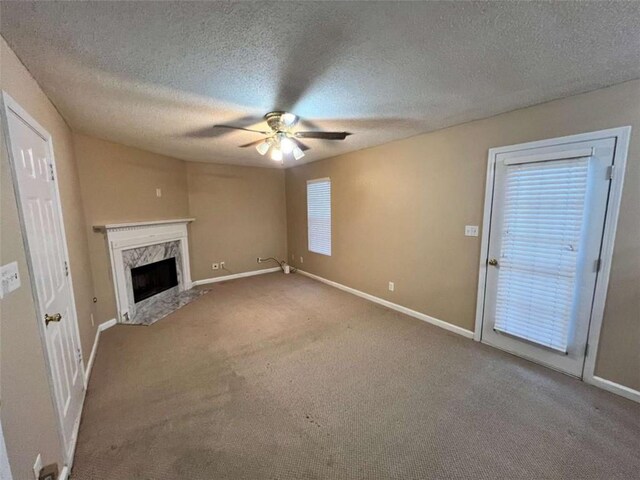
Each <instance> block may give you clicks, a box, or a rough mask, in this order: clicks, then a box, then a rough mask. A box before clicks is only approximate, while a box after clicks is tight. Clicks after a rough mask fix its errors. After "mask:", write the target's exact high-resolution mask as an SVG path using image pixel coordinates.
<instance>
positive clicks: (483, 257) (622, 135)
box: [473, 127, 637, 400]
mask: <svg viewBox="0 0 640 480" xmlns="http://www.w3.org/2000/svg"><path fill="white" fill-rule="evenodd" d="M630 136H631V127H618V128H611V129H608V130H600V131H596V132H589V133H581V134H578V135H569V136H566V137H558V138H552V139H547V140H540V141H535V142H528V143H520V144H517V145H510V146H506V147H497V148H491V149H489V156H488V160H487V180H486V187H485V197H484V213H483V221H482V243H481V247H480V269H479V275H478V297H477V303H476V323H475V330H474V336H473V339H474V340H476V341H478V342H479V341H480V339H481V336H482V320H483V313H484V303H485V302H484V300H485V285H486V279H487V260H488V251H489V231H490V227H491V209H492V204H493V194H494V191H493V188H494V177H495V163H496V156H497V155H498V154H499V153H506V152H514V151H520V150H529V149H534V148H540V147H549V146H553V145H561V144H571V143H576V142H584V141H588V140H600V139H604V138H616V147H615V153H614V156H613V165H614V170H613V179H612V181H611V188H610V190H609V201H608V207H607V214H606V217H605V225H604V232H603V237H602V252H601V261H602V263H601V270H600V272H599V274H598V279H597V281H596V288H595V293H594V300H593V308H592V311H591V320H590V327H589V336H588V340H587V345H588V348H587V354H586V357H585V362H584V368H583V372H582V378H583V380H584V381H586V382H587V383H592V384H596V385H598V386H601V387H602V388H605V389H607V390H611V391H614V389H615V391H616V393H619V394H622V395H624V396H628V395H625V393H624V392H620V391H619V389H618V388H615V387H611V386H610V385H604V384H603V379H600V378H598V377H596V376H595V366H596V358H597V355H598V345H599V341H600V331H601V328H602V318H603V315H604V306H605V301H606V298H607V289H608V286H609V274H610V273H611V259H612V257H613V246H614V243H615V237H616V229H617V226H618V214H619V212H620V201H621V199H622V185H623V183H624V174H625V167H626V164H627V153H628V150H629V138H630ZM604 382H607V381H606V380H604ZM608 383H612V382H608ZM613 385H616V384H613ZM607 387H609V388H607ZM628 390H629V391H631V392H633V390H631V389H628ZM627 393H628V392H627ZM636 393H637V392H636ZM632 395H633V396H635V394H633V393H632ZM634 399H636V398H634ZM636 400H637V399H636Z"/></svg>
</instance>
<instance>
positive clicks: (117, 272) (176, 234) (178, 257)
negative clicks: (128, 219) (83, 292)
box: [93, 218, 193, 325]
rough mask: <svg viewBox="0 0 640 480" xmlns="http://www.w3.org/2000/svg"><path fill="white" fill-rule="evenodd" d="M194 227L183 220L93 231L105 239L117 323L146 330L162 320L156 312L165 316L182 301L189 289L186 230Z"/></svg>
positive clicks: (96, 228) (119, 224)
mask: <svg viewBox="0 0 640 480" xmlns="http://www.w3.org/2000/svg"><path fill="white" fill-rule="evenodd" d="M192 221H193V218H184V219H176V220H158V221H151V222H137V223H117V224H107V225H95V226H94V227H93V228H94V230H95V231H97V232H105V233H106V237H107V238H106V240H107V245H108V248H109V254H110V259H111V268H112V273H113V284H114V290H115V292H114V293H115V296H116V306H117V309H118V310H117V312H118V313H117V321H118V323H124V324H135V325H148V324H150V323H153V322H154V321H156V320H157V319H158V318H162V317H158V315H157V313H158V310H159V309H161V310H163V311H165V312H168V311H170V310H171V309H170V308H169V307H171V308H173V306H174V305H177V304H180V303H181V302H183V301H184V298H183V297H181V295H182V294H185V293H188V292H189V291H191V289H192V286H193V284H192V282H191V272H190V269H189V245H188V242H187V224H188V223H190V222H192ZM165 261H166V262H165ZM134 277H135V280H134ZM134 282H135V283H134ZM134 290H135V291H134ZM187 296H189V295H187ZM178 308H179V307H178Z"/></svg>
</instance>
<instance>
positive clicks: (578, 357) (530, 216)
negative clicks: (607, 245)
mask: <svg viewBox="0 0 640 480" xmlns="http://www.w3.org/2000/svg"><path fill="white" fill-rule="evenodd" d="M614 149H615V139H614V138H611V139H604V140H594V141H587V142H577V143H569V144H564V145H555V146H550V147H542V148H535V149H527V150H520V151H514V152H506V153H500V154H498V155H497V156H496V163H495V176H494V190H493V202H492V210H491V225H490V232H489V249H488V266H487V280H486V289H485V304H484V312H483V325H482V341H483V342H485V343H488V344H490V345H493V346H496V347H498V348H501V349H504V350H507V351H509V352H511V353H514V354H516V355H520V356H523V357H525V358H529V359H531V360H533V361H536V362H539V363H542V364H545V365H547V366H550V367H552V368H555V369H557V370H561V371H564V372H566V373H569V374H571V375H575V376H581V375H582V368H583V365H584V357H585V349H586V343H587V335H588V330H589V321H590V316H591V306H592V301H593V294H594V290H595V285H596V280H597V274H598V272H597V270H598V268H597V266H598V259H599V256H600V248H601V241H602V232H603V228H604V219H605V214H606V207H607V199H608V194H609V185H610V178H609V177H610V175H609V167H610V166H611V165H612V163H613V154H614Z"/></svg>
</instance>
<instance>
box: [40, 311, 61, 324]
mask: <svg viewBox="0 0 640 480" xmlns="http://www.w3.org/2000/svg"><path fill="white" fill-rule="evenodd" d="M60 320H62V315H60V314H59V313H54V314H53V315H49V314H48V313H45V314H44V324H45V325H49V323H51V322H59V321H60Z"/></svg>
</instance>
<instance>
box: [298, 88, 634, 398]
mask: <svg viewBox="0 0 640 480" xmlns="http://www.w3.org/2000/svg"><path fill="white" fill-rule="evenodd" d="M625 125H632V126H633V132H632V137H631V147H630V151H629V159H628V166H627V173H626V181H625V187H624V193H623V199H622V206H621V211H620V219H619V223H618V233H617V240H616V247H615V252H614V259H613V265H612V272H611V279H610V283H609V293H608V298H607V306H606V311H605V318H604V323H603V330H602V336H601V343H600V349H599V354H598V363H597V369H596V374H597V375H599V376H602V377H604V378H606V379H609V380H612V381H614V382H618V383H621V384H623V385H626V386H629V387H631V388H634V389H640V81H633V82H628V83H625V84H621V85H617V86H614V87H610V88H606V89H602V90H598V91H594V92H590V93H587V94H583V95H577V96H574V97H569V98H565V99H562V100H556V101H553V102H549V103H545V104H542V105H538V106H534V107H530V108H526V109H522V110H517V111H514V112H510V113H505V114H502V115H498V116H495V117H491V118H488V119H484V120H479V121H475V122H470V123H466V124H463V125H458V126H455V127H451V128H447V129H444V130H440V131H437V132H433V133H428V134H424V135H419V136H416V137H413V138H409V139H406V140H401V141H397V142H393V143H389V144H386V145H382V146H380V147H375V148H370V149H366V150H361V151H358V152H355V153H351V154H347V155H342V156H339V157H335V158H331V159H327V160H321V161H319V162H315V163H311V164H307V165H302V166H299V167H294V168H291V169H288V170H287V171H286V189H287V223H288V249H289V260H291V255H292V254H293V255H295V258H296V260H295V265H297V266H299V267H301V268H303V269H304V270H307V271H309V272H312V273H315V274H317V275H320V276H322V277H325V278H328V279H331V280H334V281H336V282H339V283H342V284H345V285H348V286H350V287H353V288H356V289H358V290H362V291H364V292H367V293H370V294H373V295H375V296H378V297H382V298H384V299H387V300H390V301H392V302H395V303H399V304H401V305H404V306H407V307H409V308H412V309H414V310H418V311H420V312H423V313H425V314H427V315H431V316H433V317H436V318H438V319H441V320H444V321H446V322H450V323H452V324H454V325H458V326H460V327H463V328H466V329H469V330H473V328H474V319H475V306H476V289H477V277H478V264H479V259H480V237H478V238H473V237H465V236H464V226H465V225H482V213H483V212H482V211H483V201H484V186H485V177H486V163H487V151H488V149H489V148H491V147H498V146H504V145H510V144H515V143H521V142H528V141H533V140H541V139H546V138H553V137H559V136H563V135H570V134H576V133H582V132H589V131H594V130H602V129H606V128H612V127H619V126H625ZM318 177H331V181H332V197H333V198H332V200H333V203H332V205H333V256H332V257H325V256H322V255H317V254H314V253H309V252H308V251H307V246H306V245H307V243H306V242H307V232H306V196H305V195H306V193H305V192H306V180H308V179H312V178H318ZM301 255H302V256H303V257H304V263H303V264H301V263H300V259H299V257H300V256H301ZM389 281H394V282H395V285H396V291H395V292H389V291H388V287H387V286H388V282H389Z"/></svg>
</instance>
